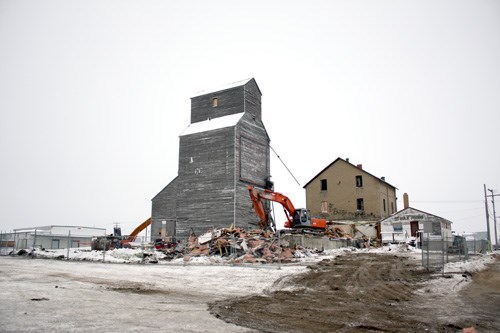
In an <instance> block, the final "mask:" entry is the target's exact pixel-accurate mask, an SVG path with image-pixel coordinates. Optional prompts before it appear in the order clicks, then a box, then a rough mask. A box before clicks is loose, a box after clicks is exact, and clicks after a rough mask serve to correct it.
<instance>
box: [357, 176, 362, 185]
mask: <svg viewBox="0 0 500 333" xmlns="http://www.w3.org/2000/svg"><path fill="white" fill-rule="evenodd" d="M356 187H363V177H362V176H356Z"/></svg>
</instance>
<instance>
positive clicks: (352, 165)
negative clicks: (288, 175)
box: [303, 157, 396, 189]
mask: <svg viewBox="0 0 500 333" xmlns="http://www.w3.org/2000/svg"><path fill="white" fill-rule="evenodd" d="M338 162H344V163H346V164H348V165H350V166H351V167H353V168H356V170H359V171H360V172H363V173H365V174H367V175H369V176H371V177H373V178H375V179H377V180H378V181H379V182H381V183H383V184H384V185H387V186H390V187H392V188H393V189H396V187H395V186H393V185H391V184H389V183H388V182H386V181H384V180H382V179H380V178H379V177H377V176H374V175H372V174H371V173H369V172H367V171H366V170H363V169H360V168H358V167H357V166H355V165H354V164H351V163H350V162H347V161H346V160H344V159H343V158H340V157H337V159H336V160H335V161H333V162H332V163H330V164H328V166H327V167H326V168H324V169H323V170H321V171H320V172H319V173H318V174H317V175H316V176H314V177H313V178H312V179H311V180H310V181H308V182H307V184H305V185H304V186H303V188H306V187H307V185H309V184H310V183H312V182H313V181H314V180H315V179H316V178H318V177H319V176H320V175H321V174H322V173H323V172H325V171H326V170H328V169H329V168H330V167H331V166H332V165H334V164H335V163H338Z"/></svg>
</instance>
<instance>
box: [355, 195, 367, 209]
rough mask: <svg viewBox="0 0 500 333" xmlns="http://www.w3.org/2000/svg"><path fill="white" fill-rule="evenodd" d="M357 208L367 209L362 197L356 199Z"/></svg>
mask: <svg viewBox="0 0 500 333" xmlns="http://www.w3.org/2000/svg"><path fill="white" fill-rule="evenodd" d="M356 209H357V210H365V203H364V200H363V199H362V198H359V199H356Z"/></svg>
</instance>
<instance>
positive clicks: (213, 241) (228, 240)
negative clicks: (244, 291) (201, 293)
mask: <svg viewBox="0 0 500 333" xmlns="http://www.w3.org/2000/svg"><path fill="white" fill-rule="evenodd" d="M303 235H304V237H306V238H308V237H312V238H318V239H322V238H324V239H326V241H328V239H330V240H333V239H339V238H343V239H348V242H349V240H352V237H351V236H350V235H349V234H346V233H345V232H344V231H343V230H342V229H341V228H338V227H335V226H330V227H329V228H328V229H327V230H326V231H324V233H321V234H319V235H316V234H308V233H307V232H305V233H303ZM280 236H281V234H277V233H273V232H270V231H269V230H261V229H252V230H245V229H242V228H235V227H234V226H231V227H229V228H222V229H213V230H209V231H208V232H206V233H204V234H202V235H200V236H196V235H195V234H194V232H191V234H190V235H189V237H188V238H187V240H186V241H184V242H183V241H181V242H179V243H177V244H176V245H175V246H174V247H169V248H163V249H161V251H162V252H163V253H164V254H165V257H164V259H165V260H172V259H178V258H182V259H183V260H184V261H185V262H189V261H192V260H194V259H193V258H196V257H205V256H211V257H214V256H217V257H220V258H221V259H222V260H223V261H224V262H226V263H235V264H244V263H276V262H283V263H286V262H291V261H293V260H294V259H296V258H304V257H307V256H308V255H310V253H313V252H316V253H318V252H322V251H323V248H322V247H321V248H318V249H314V248H305V247H304V246H301V245H299V244H297V243H296V242H293V245H291V244H292V243H290V242H289V241H288V240H287V239H285V238H282V237H280ZM299 237H300V236H299ZM349 243H350V242H349ZM353 243H354V242H353ZM357 244H359V245H360V246H361V247H370V246H375V245H376V242H373V241H372V240H370V239H369V238H367V239H362V240H361V241H359V242H358V243H357Z"/></svg>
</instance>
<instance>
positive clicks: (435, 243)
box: [421, 233, 469, 270]
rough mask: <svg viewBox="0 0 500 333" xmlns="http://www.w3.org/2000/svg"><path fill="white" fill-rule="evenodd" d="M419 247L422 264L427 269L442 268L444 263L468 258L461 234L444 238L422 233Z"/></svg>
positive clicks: (466, 246)
mask: <svg viewBox="0 0 500 333" xmlns="http://www.w3.org/2000/svg"><path fill="white" fill-rule="evenodd" d="M421 248H422V266H424V267H425V268H426V269H428V270H439V269H441V270H443V269H444V265H445V264H446V263H449V262H457V261H462V260H467V259H468V258H469V250H468V244H467V241H466V240H465V238H464V237H461V236H453V237H451V238H445V237H442V236H434V235H430V234H427V233H424V234H423V235H422V246H421Z"/></svg>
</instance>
